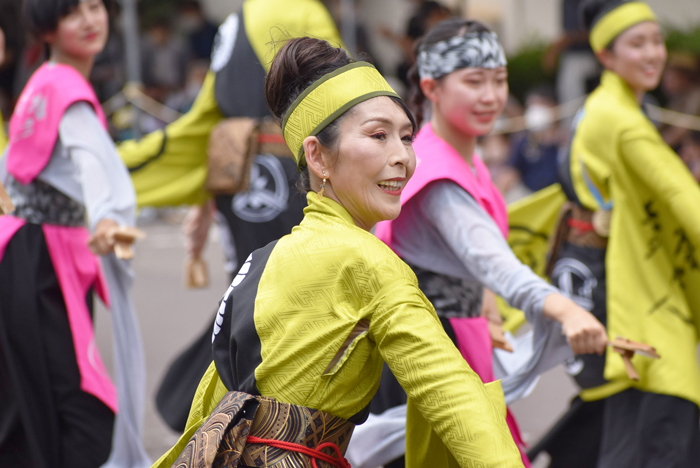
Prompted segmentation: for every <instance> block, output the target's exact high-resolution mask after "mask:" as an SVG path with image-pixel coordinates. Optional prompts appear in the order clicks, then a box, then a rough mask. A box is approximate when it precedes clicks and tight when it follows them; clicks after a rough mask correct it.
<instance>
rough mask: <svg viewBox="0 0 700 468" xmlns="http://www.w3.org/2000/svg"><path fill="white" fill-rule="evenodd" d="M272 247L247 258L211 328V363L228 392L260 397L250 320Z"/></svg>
mask: <svg viewBox="0 0 700 468" xmlns="http://www.w3.org/2000/svg"><path fill="white" fill-rule="evenodd" d="M275 245H277V241H274V242H272V243H270V244H268V245H267V246H265V247H263V248H262V249H258V250H256V251H255V252H253V253H252V254H250V257H249V258H248V259H247V260H246V262H245V263H243V264H242V266H241V269H240V270H239V273H238V274H237V275H236V277H235V278H234V279H233V282H232V283H231V286H230V287H229V290H228V291H227V294H226V295H225V296H224V298H223V299H222V303H221V304H220V306H219V312H218V313H217V318H216V324H215V326H214V345H213V349H214V363H215V364H216V369H217V371H218V372H219V377H220V378H221V381H222V382H223V384H224V385H225V386H226V388H227V389H229V390H235V391H239V392H245V393H249V394H251V395H260V392H259V391H258V388H257V386H256V382H255V369H257V368H258V366H259V365H260V364H261V363H262V357H261V355H260V348H261V343H260V337H259V336H258V332H257V330H256V328H255V319H254V316H255V298H256V297H257V295H258V285H259V284H260V278H261V277H262V274H263V271H265V266H266V265H267V261H268V260H269V258H270V254H271V253H272V250H273V249H274V248H275ZM219 327H220V328H219Z"/></svg>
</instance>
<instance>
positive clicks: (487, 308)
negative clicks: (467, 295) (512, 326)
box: [481, 288, 503, 325]
mask: <svg viewBox="0 0 700 468" xmlns="http://www.w3.org/2000/svg"><path fill="white" fill-rule="evenodd" d="M481 316H482V317H486V320H488V321H489V322H491V323H494V324H496V325H503V318H501V314H500V312H498V304H497V303H496V295H495V294H494V293H493V292H492V291H491V290H490V289H488V288H484V297H483V300H482V301H481Z"/></svg>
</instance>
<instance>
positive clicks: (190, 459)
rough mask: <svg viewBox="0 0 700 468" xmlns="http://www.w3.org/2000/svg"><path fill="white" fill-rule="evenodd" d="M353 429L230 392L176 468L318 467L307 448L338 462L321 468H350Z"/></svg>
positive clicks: (328, 418)
mask: <svg viewBox="0 0 700 468" xmlns="http://www.w3.org/2000/svg"><path fill="white" fill-rule="evenodd" d="M354 429H355V425H354V424H353V423H351V422H349V421H347V420H345V419H342V418H339V417H337V416H333V415H331V414H328V413H325V412H323V411H319V410H315V409H311V408H306V407H304V406H298V405H293V404H289V403H281V402H278V401H276V400H274V399H273V398H268V397H263V396H256V395H250V394H248V393H243V392H236V391H232V392H229V393H227V394H226V395H225V396H224V397H223V398H222V399H221V401H220V402H219V404H218V405H217V406H216V408H215V409H214V411H212V413H211V415H210V416H209V418H208V419H207V420H206V421H205V422H204V424H202V426H201V427H200V428H199V429H198V430H197V431H196V432H195V433H194V434H193V435H192V437H191V438H190V440H189V442H188V443H187V445H186V446H185V448H184V449H183V450H182V453H181V454H180V456H179V457H178V459H177V460H176V461H175V463H174V464H173V467H174V468H194V467H197V468H210V467H214V466H217V467H218V466H232V467H233V466H238V467H247V466H266V467H269V468H297V467H298V468H311V467H312V466H315V463H313V462H312V456H311V455H307V454H306V453H304V449H305V448H306V449H307V450H308V451H309V452H311V451H316V450H320V451H321V453H322V454H323V455H325V457H330V459H332V460H333V461H334V462H332V463H328V462H326V463H324V464H320V465H318V466H349V465H348V464H347V461H346V460H345V459H344V458H342V454H344V453H345V450H346V449H347V446H348V443H349V442H350V437H351V436H352V432H353V430H354ZM261 440H264V441H267V443H262V442H260V441H261ZM275 442H281V443H280V444H278V445H280V446H293V445H294V446H297V449H296V450H295V449H293V448H292V449H288V448H280V447H277V446H275V445H273V444H275ZM331 446H333V447H334V448H337V449H338V451H337V452H334V451H333V450H330V448H331ZM297 450H299V451H297ZM319 460H322V459H321V458H319ZM312 463H313V464H312Z"/></svg>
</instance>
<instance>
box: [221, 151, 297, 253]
mask: <svg viewBox="0 0 700 468" xmlns="http://www.w3.org/2000/svg"><path fill="white" fill-rule="evenodd" d="M297 180H299V170H298V168H297V165H296V162H295V161H294V160H293V159H292V158H287V157H278V156H273V155H271V154H262V155H258V156H256V157H255V160H254V161H253V164H252V166H251V177H250V188H249V189H248V190H247V191H246V192H242V193H238V194H236V195H218V196H217V197H216V209H217V210H218V211H219V213H221V215H222V216H223V217H224V219H225V220H226V224H227V225H228V228H229V232H230V233H231V236H232V237H233V240H234V244H235V249H236V257H237V261H238V265H241V264H242V263H243V261H245V259H246V258H248V255H250V253H251V252H252V251H254V250H256V249H259V248H261V247H263V246H265V245H267V244H269V243H270V242H272V241H274V240H277V239H279V238H280V237H282V236H285V235H287V234H289V233H290V232H291V231H292V228H293V227H294V226H296V225H297V224H299V223H300V222H301V220H302V219H303V218H304V208H306V196H305V194H302V193H300V192H299V191H298V190H297V188H296V183H297Z"/></svg>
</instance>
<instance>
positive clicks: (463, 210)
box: [372, 19, 607, 466]
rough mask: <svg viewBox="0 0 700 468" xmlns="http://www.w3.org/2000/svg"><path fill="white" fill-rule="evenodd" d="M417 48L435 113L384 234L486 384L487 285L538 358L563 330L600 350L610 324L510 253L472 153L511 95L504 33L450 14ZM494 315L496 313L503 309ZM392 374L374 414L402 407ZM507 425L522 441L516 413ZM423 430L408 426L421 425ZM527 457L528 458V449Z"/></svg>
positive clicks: (501, 215) (420, 84)
mask: <svg viewBox="0 0 700 468" xmlns="http://www.w3.org/2000/svg"><path fill="white" fill-rule="evenodd" d="M416 55H417V62H416V66H415V67H414V69H413V70H412V71H411V73H410V76H412V83H413V86H412V92H413V95H412V101H413V104H414V106H415V109H416V111H417V118H418V120H419V124H420V121H421V120H422V110H423V107H424V104H425V101H426V99H427V100H428V101H430V104H431V110H432V115H431V119H430V121H429V122H428V123H426V124H425V126H423V128H422V129H421V130H420V132H419V133H418V135H417V137H416V140H415V142H414V148H415V152H416V158H417V167H416V172H415V175H414V177H413V178H412V179H411V180H410V181H409V183H408V184H407V185H406V188H405V189H404V192H403V193H402V196H401V202H402V209H401V214H400V215H399V217H398V218H396V219H395V220H394V221H388V222H384V223H380V224H379V225H378V226H377V231H376V233H377V236H378V237H379V238H380V239H382V240H383V241H384V242H386V243H387V244H388V245H389V246H390V247H391V248H392V249H393V250H394V251H395V252H396V253H397V254H398V255H399V256H400V257H401V258H402V259H403V260H404V261H405V262H407V263H408V264H409V265H410V266H411V267H412V268H413V270H414V271H415V272H416V275H417V276H418V281H419V284H420V287H421V290H422V291H423V292H424V293H425V295H426V296H427V297H428V299H430V301H431V302H432V303H433V305H434V306H435V309H436V310H437V313H438V316H439V317H440V319H441V321H442V323H443V325H444V327H445V331H446V332H447V334H448V335H449V336H450V337H451V338H452V339H453V341H454V342H455V344H456V345H457V346H458V348H459V349H460V351H461V352H462V355H463V356H464V357H465V358H466V359H467V361H468V362H469V364H470V365H471V367H472V368H473V369H474V370H475V371H476V372H477V373H478V374H479V375H480V376H481V378H482V380H483V381H485V382H488V381H491V380H494V374H493V368H492V361H491V359H492V358H491V355H492V354H491V353H492V349H491V341H490V338H489V332H488V322H487V319H486V318H484V317H480V315H481V311H482V302H483V301H484V300H487V297H486V296H485V294H486V295H489V294H491V293H489V292H486V293H485V292H484V291H485V289H484V288H487V289H488V290H490V291H493V292H494V293H496V294H498V295H499V296H501V297H503V298H504V299H505V300H506V301H507V302H508V303H509V304H510V305H511V306H514V307H516V308H518V309H521V310H523V311H524V312H525V314H526V316H527V318H528V320H529V321H530V322H531V323H532V324H533V325H534V326H535V338H534V342H535V346H534V348H535V356H536V357H535V358H534V359H533V362H536V361H538V359H537V356H543V355H544V354H547V353H550V352H551V351H553V350H559V352H560V353H561V352H562V347H563V346H562V345H565V344H566V343H565V342H564V338H563V337H562V333H563V335H564V337H565V338H566V340H567V341H568V344H569V346H570V348H571V350H573V352H574V353H576V354H585V353H599V354H600V353H602V352H603V351H604V350H605V346H606V341H607V339H606V335H605V329H604V327H603V326H602V324H601V323H600V322H598V321H597V320H596V319H595V318H594V317H593V315H591V314H590V313H589V312H587V311H585V310H584V309H582V308H580V307H579V306H577V305H576V304H574V302H572V301H571V300H569V299H567V298H566V297H564V296H562V295H561V294H560V293H559V291H558V290H557V289H556V288H554V287H553V286H551V285H549V284H548V283H547V282H545V281H544V280H542V279H541V278H539V277H538V276H537V275H535V274H534V273H533V272H532V270H530V269H529V268H528V267H527V266H525V265H523V264H522V263H520V261H519V260H518V259H517V258H516V257H515V255H514V254H513V252H512V251H511V249H510V247H509V246H508V244H507V242H506V236H507V234H508V216H507V212H506V205H505V202H504V201H503V198H502V197H501V195H500V194H499V193H498V191H497V189H496V187H495V186H494V185H493V183H492V181H491V177H490V175H489V173H488V170H487V168H486V166H485V165H484V163H483V162H482V161H481V159H480V158H479V157H478V156H477V155H476V154H474V150H475V147H476V140H477V138H478V137H479V136H483V135H486V134H487V133H489V132H490V131H491V129H492V128H493V125H494V123H495V121H496V118H497V117H498V116H499V115H500V113H501V112H502V111H503V108H504V106H505V103H506V99H507V97H508V81H507V78H508V75H507V69H506V59H505V54H504V52H503V49H502V47H501V45H500V43H499V42H498V38H497V36H496V35H495V34H494V33H493V32H491V31H490V30H488V29H487V28H486V27H485V26H483V25H482V24H480V23H478V22H475V21H466V20H463V19H451V20H447V21H444V22H442V23H439V24H438V25H437V26H435V27H434V28H433V29H432V30H431V31H430V32H428V33H427V34H426V36H425V37H424V38H423V39H422V40H421V41H420V42H419V44H418V46H417V54H416ZM490 317H492V318H493V319H495V320H498V319H497V313H496V314H491V315H490ZM557 322H558V323H557ZM566 351H567V352H568V353H570V352H571V351H569V350H566ZM560 355H561V356H563V353H562V354H560ZM561 360H563V359H561ZM550 362H551V359H550ZM541 370H542V369H539V371H541ZM528 373H530V374H535V373H538V368H536V367H535V366H533V367H531V368H529V369H528ZM385 380H388V379H387V378H383V381H382V384H383V385H384V388H383V389H380V397H379V399H378V400H376V401H375V402H373V403H374V406H373V408H372V410H373V412H378V411H380V410H381V409H382V408H381V406H382V405H383V406H384V408H388V407H391V406H394V405H395V404H396V403H399V404H400V401H399V402H397V401H395V400H394V401H393V402H391V400H392V399H395V398H396V395H395V393H394V392H393V389H392V390H391V391H387V386H386V385H385ZM516 387H522V385H516V386H515V387H513V386H510V385H509V382H508V381H507V380H506V381H504V391H505V393H506V398H507V400H508V395H509V392H511V393H518V391H519V389H518V388H516ZM392 403H393V404H392ZM509 424H510V426H511V431H512V432H513V436H514V438H515V440H516V442H517V443H519V445H520V446H521V448H522V441H521V440H520V436H519V434H518V430H517V426H516V425H515V422H514V420H513V418H512V417H511V416H510V415H509ZM424 427H425V428H427V426H424ZM416 428H418V426H415V425H412V427H411V428H409V430H422V429H419V428H418V429H416ZM424 430H426V431H429V429H424ZM433 436H434V434H432V435H431V434H426V436H425V437H426V440H428V439H430V438H431V437H433ZM426 443H428V442H426ZM523 459H524V461H525V462H526V463H527V461H526V460H525V459H526V457H525V455H524V454H523ZM429 464H430V463H429V462H428V461H427V460H426V465H425V466H428V465H429Z"/></svg>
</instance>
